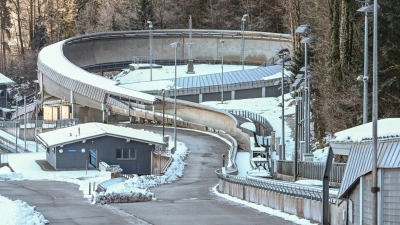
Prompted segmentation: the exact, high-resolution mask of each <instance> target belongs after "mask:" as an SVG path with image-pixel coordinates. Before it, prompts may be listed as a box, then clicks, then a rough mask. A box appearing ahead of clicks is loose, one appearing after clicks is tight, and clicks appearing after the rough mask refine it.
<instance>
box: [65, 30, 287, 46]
mask: <svg viewBox="0 0 400 225" xmlns="http://www.w3.org/2000/svg"><path fill="white" fill-rule="evenodd" d="M189 33H190V30H189V29H167V30H153V32H152V35H153V37H168V36H169V37H173V36H178V37H189ZM243 34H244V35H243V36H244V38H246V39H247V38H251V39H254V38H260V39H271V40H284V41H290V40H291V39H292V36H291V35H290V34H282V33H271V32H261V31H244V33H243ZM149 35H150V32H149V30H134V31H114V32H100V33H95V34H85V35H80V36H76V37H72V38H69V39H67V40H66V41H65V43H64V45H68V44H72V43H75V42H84V41H91V40H99V39H112V38H148V36H149ZM216 36H220V37H221V38H222V37H224V38H227V37H241V36H242V33H241V31H239V30H207V29H192V37H216Z"/></svg>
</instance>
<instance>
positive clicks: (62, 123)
mask: <svg viewBox="0 0 400 225" xmlns="http://www.w3.org/2000/svg"><path fill="white" fill-rule="evenodd" d="M36 122H37V127H38V128H60V127H70V126H74V125H78V124H79V119H77V118H75V119H62V120H37V121H36V120H35V119H27V120H26V124H27V128H35V126H36ZM17 123H18V126H19V127H20V128H24V127H25V120H24V119H21V120H17V121H0V129H3V128H15V126H16V124H17Z"/></svg>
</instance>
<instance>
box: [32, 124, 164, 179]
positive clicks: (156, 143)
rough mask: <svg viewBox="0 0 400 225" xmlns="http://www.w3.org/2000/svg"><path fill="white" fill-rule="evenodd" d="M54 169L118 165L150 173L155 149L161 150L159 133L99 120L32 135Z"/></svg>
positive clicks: (129, 169) (124, 168) (162, 146)
mask: <svg viewBox="0 0 400 225" xmlns="http://www.w3.org/2000/svg"><path fill="white" fill-rule="evenodd" d="M36 140H37V141H38V142H40V143H41V144H42V145H43V146H44V147H45V148H46V159H47V161H48V162H49V163H50V165H52V166H53V167H54V169H56V170H74V169H85V168H93V169H98V168H99V163H100V162H105V163H107V164H108V165H119V166H120V168H122V169H123V171H124V173H126V174H140V175H143V174H150V173H151V157H152V152H153V151H155V150H160V149H161V150H165V147H166V145H167V144H166V143H165V142H164V141H163V137H162V136H161V135H157V134H154V133H152V132H149V131H144V130H137V129H132V128H126V127H119V126H115V125H108V124H102V123H85V124H79V125H76V126H71V127H67V128H62V129H57V130H54V131H49V132H46V133H41V134H38V135H37V136H36Z"/></svg>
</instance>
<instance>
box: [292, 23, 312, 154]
mask: <svg viewBox="0 0 400 225" xmlns="http://www.w3.org/2000/svg"><path fill="white" fill-rule="evenodd" d="M295 32H296V34H301V35H302V36H303V39H302V40H301V43H304V67H305V70H304V86H305V89H304V90H305V94H304V97H305V101H304V109H305V110H304V114H305V116H304V117H305V137H304V143H305V152H306V153H309V152H310V81H309V78H308V59H307V58H308V52H307V44H308V43H312V42H314V37H313V36H309V34H310V26H309V25H301V26H299V27H298V28H297V29H296V31H295Z"/></svg>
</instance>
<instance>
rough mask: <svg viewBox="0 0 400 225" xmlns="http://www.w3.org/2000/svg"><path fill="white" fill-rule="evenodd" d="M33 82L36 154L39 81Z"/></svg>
mask: <svg viewBox="0 0 400 225" xmlns="http://www.w3.org/2000/svg"><path fill="white" fill-rule="evenodd" d="M33 82H34V83H35V100H34V102H35V141H36V152H38V142H37V139H36V135H37V133H38V111H39V110H38V104H39V101H38V100H37V86H38V83H39V81H38V80H34V81H33Z"/></svg>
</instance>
